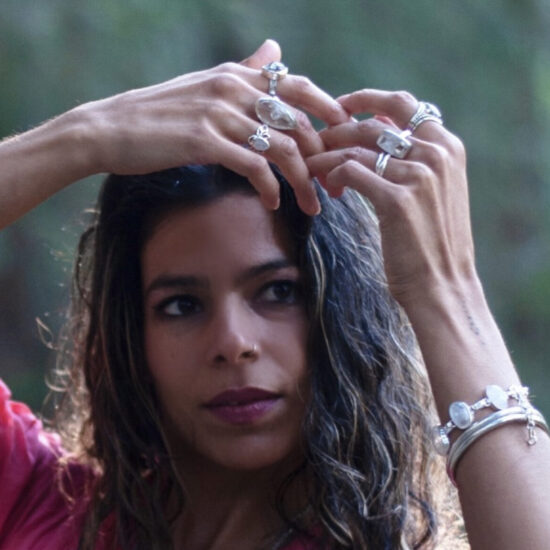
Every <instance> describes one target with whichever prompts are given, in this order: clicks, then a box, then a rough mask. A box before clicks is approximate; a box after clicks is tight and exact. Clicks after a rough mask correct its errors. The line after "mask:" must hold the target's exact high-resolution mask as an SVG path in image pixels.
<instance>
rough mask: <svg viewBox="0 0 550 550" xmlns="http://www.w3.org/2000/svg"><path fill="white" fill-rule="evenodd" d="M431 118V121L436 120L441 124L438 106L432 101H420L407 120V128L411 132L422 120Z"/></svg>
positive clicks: (441, 119)
mask: <svg viewBox="0 0 550 550" xmlns="http://www.w3.org/2000/svg"><path fill="white" fill-rule="evenodd" d="M428 120H431V121H432V122H437V123H438V124H443V117H442V115H441V111H440V110H439V108H438V107H437V106H436V105H434V104H433V103H428V102H427V101H420V102H419V103H418V107H417V108H416V112H415V113H414V115H413V116H412V117H411V119H410V120H409V123H408V124H407V130H409V131H410V132H411V134H412V133H413V132H414V131H415V130H416V129H417V128H418V127H419V126H420V125H421V124H422V123H424V122H427V121H428Z"/></svg>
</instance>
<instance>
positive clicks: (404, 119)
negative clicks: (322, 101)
mask: <svg viewBox="0 0 550 550" xmlns="http://www.w3.org/2000/svg"><path fill="white" fill-rule="evenodd" d="M337 101H338V102H339V103H340V104H341V105H342V107H344V109H346V111H347V112H348V113H350V114H357V113H371V114H373V115H385V116H388V117H390V118H391V119H392V120H393V121H394V122H395V124H397V125H398V126H399V127H400V128H404V127H405V126H406V125H407V123H408V122H409V120H410V118H411V117H412V115H413V114H414V112H415V111H416V109H417V107H418V100H417V99H416V98H415V97H414V96H413V95H411V94H410V93H408V92H402V91H399V92H388V91H385V90H373V89H368V88H365V89H363V90H358V91H356V92H353V93H351V94H347V95H343V96H340V97H339V98H337Z"/></svg>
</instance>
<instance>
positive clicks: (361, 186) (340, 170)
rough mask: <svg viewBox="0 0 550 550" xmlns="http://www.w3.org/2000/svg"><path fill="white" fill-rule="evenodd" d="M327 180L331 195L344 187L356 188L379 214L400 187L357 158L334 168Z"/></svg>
mask: <svg viewBox="0 0 550 550" xmlns="http://www.w3.org/2000/svg"><path fill="white" fill-rule="evenodd" d="M326 182H327V190H328V192H329V194H331V195H334V192H333V190H340V192H341V189H342V187H349V188H351V189H355V190H356V191H357V192H359V193H361V194H362V195H364V196H365V197H367V199H369V200H370V202H371V203H372V204H373V206H374V208H375V210H376V212H377V213H378V214H379V215H380V214H381V213H382V212H383V207H384V204H385V203H386V202H388V197H389V196H390V195H391V194H392V193H395V192H396V190H397V188H398V187H399V186H397V185H395V184H393V183H390V182H388V181H386V180H384V179H383V178H381V177H380V176H378V175H377V174H375V173H374V172H373V171H372V170H369V168H367V167H366V166H363V165H362V164H361V163H360V162H357V161H355V160H349V161H347V162H345V163H344V164H340V165H339V166H337V167H336V168H334V169H333V170H332V171H331V172H329V174H328V175H327V177H326Z"/></svg>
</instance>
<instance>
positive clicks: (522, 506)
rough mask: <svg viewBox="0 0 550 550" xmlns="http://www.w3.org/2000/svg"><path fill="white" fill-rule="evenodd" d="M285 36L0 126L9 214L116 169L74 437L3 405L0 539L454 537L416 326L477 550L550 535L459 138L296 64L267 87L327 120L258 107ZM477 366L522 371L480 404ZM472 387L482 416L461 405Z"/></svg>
mask: <svg viewBox="0 0 550 550" xmlns="http://www.w3.org/2000/svg"><path fill="white" fill-rule="evenodd" d="M279 58H280V51H279V49H278V47H277V45H276V44H275V43H274V42H272V41H267V42H266V43H265V44H264V45H263V46H262V47H261V48H260V49H259V50H258V51H257V52H256V53H255V54H254V55H253V56H251V57H250V58H249V59H248V60H246V61H245V62H243V63H242V64H241V65H240V66H238V65H234V64H226V65H222V66H220V67H217V68H214V69H211V70H208V71H203V72H200V73H193V74H190V75H186V76H183V77H181V78H178V79H175V80H173V81H170V82H167V83H164V84H160V85H158V86H154V87H151V88H146V89H144V90H136V91H132V92H128V93H126V94H122V95H120V96H116V97H114V98H109V99H107V100H102V101H100V102H94V103H91V104H87V105H84V106H81V107H79V108H77V109H75V110H73V111H70V112H69V113H66V114H64V115H62V116H60V117H58V118H57V119H54V120H53V121H50V122H49V123H47V124H45V125H43V126H41V127H39V128H37V129H35V130H33V131H31V132H29V133H27V134H23V135H22V136H19V138H15V139H11V140H8V141H5V142H3V143H2V146H1V148H0V158H1V159H2V166H3V167H4V171H3V176H2V190H3V191H2V201H1V202H2V210H1V211H0V216H1V220H2V223H3V224H4V225H6V224H7V223H9V222H10V221H12V220H14V219H15V218H17V217H18V216H20V215H21V214H23V213H24V212H25V211H26V210H28V209H29V208H32V207H33V206H34V205H36V204H38V203H39V202H40V201H41V200H44V199H45V198H47V197H48V196H49V195H51V194H52V193H54V192H55V191H56V190H58V189H60V188H61V187H63V186H65V185H68V184H69V183H70V182H72V181H74V180H76V179H79V178H81V177H84V176H86V175H89V174H91V173H96V172H100V171H106V172H111V173H114V174H118V175H117V176H111V177H110V178H108V180H107V181H106V183H105V185H104V187H103V189H102V193H101V197H100V201H99V211H98V214H97V216H96V218H95V219H94V220H93V221H92V224H91V226H90V228H89V230H88V232H86V233H85V234H84V236H83V238H82V240H81V244H80V248H79V256H78V261H77V264H76V266H77V267H76V279H75V282H76V287H75V300H74V303H73V308H74V311H73V325H72V326H71V327H70V328H71V331H70V332H69V333H68V336H67V340H68V341H70V343H71V346H70V347H67V348H66V350H65V360H66V364H69V365H70V367H71V368H70V370H68V371H66V376H67V377H68V378H69V380H68V381H67V382H66V385H67V387H68V388H69V389H70V391H69V392H67V393H66V394H65V395H64V402H62V403H61V405H62V406H61V409H62V411H64V412H65V414H66V415H67V416H66V417H65V421H64V423H63V426H64V428H65V436H66V437H65V444H66V445H67V446H68V447H69V448H70V449H72V450H74V451H76V452H79V454H78V455H75V456H70V455H67V454H65V452H64V451H62V450H61V449H60V448H59V443H58V442H57V440H56V439H55V438H54V436H45V435H44V434H43V433H42V432H41V431H40V429H39V428H40V427H39V426H37V424H36V423H34V421H33V419H32V417H30V416H29V414H30V413H28V411H26V410H25V409H24V408H22V407H21V406H20V405H14V404H10V403H8V402H5V398H4V401H3V410H2V415H1V416H2V418H3V426H4V432H3V433H4V438H3V443H2V459H0V460H2V462H1V463H0V470H1V471H2V474H3V479H6V483H7V484H8V485H6V486H7V490H6V494H7V495H9V498H7V499H6V504H5V505H4V507H3V509H2V512H3V517H2V520H3V523H2V524H1V525H2V531H1V534H2V538H0V543H4V545H7V546H5V547H6V548H10V547H17V548H25V547H29V548H30V547H32V545H33V544H34V547H37V546H38V547H41V548H65V547H71V545H72V547H74V546H76V545H77V544H80V547H81V548H94V545H96V544H98V545H100V547H107V548H109V547H116V545H119V546H120V547H122V548H133V547H137V548H169V547H170V546H171V545H173V547H175V548H186V549H187V548H261V547H267V548H287V549H296V548H324V547H328V548H331V547H333V548H369V547H372V548H407V547H422V545H423V547H425V548H429V547H434V545H435V547H438V548H441V547H444V545H447V547H451V548H458V547H460V545H461V544H462V543H461V542H460V540H459V538H458V536H457V535H455V534H454V532H453V524H452V520H451V519H448V517H447V516H446V515H445V509H446V510H449V506H446V505H445V503H444V502H443V497H441V496H440V495H438V493H437V489H438V478H437V471H438V465H437V463H436V461H434V460H433V458H434V457H433V451H432V450H431V448H429V447H428V432H429V429H428V428H429V426H430V423H431V422H432V420H431V418H430V412H429V410H430V402H431V398H430V397H429V396H428V394H427V380H426V378H425V374H424V370H423V367H422V366H421V365H420V360H419V359H420V358H419V357H418V356H417V354H416V351H415V350H416V347H415V344H414V340H413V333H412V332H411V328H412V329H413V330H414V334H415V335H416V338H417V339H418V343H419V346H420V350H421V352H422V358H423V361H424V363H425V365H426V370H427V374H428V376H429V382H430V385H431V390H432V392H433V398H434V399H435V404H436V406H437V409H438V412H439V416H440V418H441V420H442V422H443V423H445V424H444V425H443V426H442V427H441V428H440V429H439V430H438V435H439V439H438V443H439V444H440V447H441V446H444V443H445V442H446V441H445V438H447V439H450V442H448V445H450V454H449V457H451V458H453V457H454V459H456V461H455V463H453V464H452V468H451V473H452V474H453V475H454V476H455V481H456V484H457V486H458V488H459V496H460V499H461V504H462V510H463V513H464V519H465V525H466V529H467V533H468V538H469V541H470V544H471V546H472V548H483V549H487V548H489V549H491V548H499V549H502V548H517V547H525V548H541V549H542V548H544V547H545V545H546V540H547V538H548V535H549V529H548V528H547V527H546V524H545V521H544V518H545V517H547V514H548V512H549V511H550V510H549V508H550V504H549V499H548V498H547V497H546V495H547V494H548V491H547V489H548V487H547V486H546V485H547V484H548V482H547V481H546V480H545V476H544V475H543V471H545V467H547V466H548V464H549V462H550V448H549V443H548V438H547V436H546V435H545V434H544V433H543V430H542V429H540V427H544V423H543V421H542V419H540V418H539V416H537V414H536V412H535V411H534V409H532V408H531V407H530V406H529V405H528V403H527V402H526V400H525V396H524V395H523V393H522V392H521V391H520V390H519V389H514V388H516V387H520V386H519V380H518V377H517V374H516V372H515V370H514V368H513V365H512V363H511V361H510V358H509V355H508V353H507V351H506V348H505V346H504V343H503V342H502V339H501V337H500V334H499V332H498V329H497V327H496V325H495V323H494V321H493V319H492V316H491V314H490V312H489V309H488V307H487V305H486V302H485V299H484V296H483V291H482V288H481V285H480V283H479V280H478V277H477V275H476V271H475V266H474V258H473V245H472V240H471V235H470V227H469V218H468V207H467V186H466V177H465V167H464V165H465V155H464V152H463V149H462V146H461V144H460V142H459V141H458V140H457V139H456V138H455V137H454V136H452V135H451V134H450V133H449V132H448V131H447V130H445V129H444V128H443V126H442V125H441V124H440V119H439V115H438V113H437V111H436V110H434V109H433V108H432V107H430V106H428V107H426V105H425V104H420V105H421V106H422V108H424V109H427V110H424V111H422V110H419V109H418V107H419V104H418V102H417V101H416V100H415V99H414V98H413V97H411V96H410V95H408V94H404V93H388V92H379V91H374V90H362V91H360V92H356V93H352V94H350V95H348V96H344V97H342V98H339V99H338V101H335V100H333V99H331V98H330V97H329V96H327V95H326V94H325V93H323V92H322V91H320V90H319V89H318V88H316V87H315V86H314V85H312V84H311V83H310V82H309V81H307V80H305V79H303V78H301V77H295V76H290V75H289V76H287V77H286V78H284V79H282V78H281V76H282V75H281V74H279V79H278V80H277V79H276V78H274V79H273V80H275V83H274V84H272V83H271V81H270V85H269V92H270V94H269V96H268V101H271V103H269V102H268V104H269V105H271V106H276V107H279V104H276V103H273V102H274V101H277V97H276V94H280V96H281V97H282V99H283V100H284V101H285V102H288V103H290V104H292V105H294V106H296V107H300V108H303V109H304V110H306V111H308V112H310V113H311V114H313V115H315V116H317V117H319V118H321V119H322V120H324V121H325V122H326V124H327V125H328V128H327V129H325V130H323V131H322V132H321V133H320V134H318V133H316V132H315V131H314V130H313V128H312V126H311V124H310V123H309V120H308V118H307V117H306V116H305V115H303V114H300V112H299V111H298V112H297V113H296V114H295V116H296V118H297V125H296V126H295V127H292V126H293V125H292V124H288V125H287V128H286V129H281V130H276V129H275V130H274V129H273V128H267V126H264V125H260V126H258V120H257V116H258V117H260V118H262V122H264V123H266V124H267V123H270V124H269V125H271V123H272V124H276V123H277V120H275V118H276V117H275V116H274V115H273V111H270V113H271V115H270V114H269V113H267V112H260V113H255V110H254V105H255V103H256V102H257V101H258V100H260V99H261V98H262V97H265V90H266V87H267V84H268V82H267V80H266V79H265V78H264V76H265V71H264V74H262V72H261V71H260V68H261V67H262V66H264V65H265V64H266V63H269V62H271V61H273V60H278V59H279ZM279 69H280V68H278V69H277V70H279ZM275 72H276V71H275V70H273V71H272V72H269V71H267V76H268V77H271V76H273V74H274V73H275ZM361 112H369V113H371V114H374V115H376V116H375V117H373V118H372V119H368V120H366V121H363V122H361V123H358V122H356V121H355V120H354V119H353V118H351V117H352V116H353V115H354V114H356V113H361ZM419 113H420V115H419ZM422 113H423V114H422ZM291 114H294V113H293V110H291ZM270 116H271V118H270ZM414 117H416V119H415V118H414ZM411 118H412V119H413V122H414V120H416V123H412V126H413V128H412V130H413V133H412V135H411V133H409V132H407V133H405V134H403V133H402V132H401V129H404V128H406V127H407V125H408V124H409V125H411ZM264 119H265V120H264ZM290 120H292V116H290ZM388 130H389V132H388ZM381 135H383V136H384V137H385V139H386V140H387V141H386V142H384V141H383V140H382V141H380V139H379V137H380V136H381ZM247 136H250V137H249V143H250V147H249V148H245V147H243V146H242V144H243V142H245V141H246V138H247ZM379 146H380V147H382V148H383V151H382V152H380V149H379ZM254 149H256V150H254ZM259 150H262V151H264V154H263V155H262V154H259V153H258V151H259ZM385 151H387V153H386V152H385ZM403 152H404V154H403ZM400 155H401V157H402V158H399V156H400ZM23 159H25V162H22V160H23ZM61 159H62V162H61ZM268 161H271V162H273V163H274V164H276V165H277V169H276V170H275V171H272V169H271V168H270V166H269V164H268ZM198 165H222V166H224V167H225V169H223V168H221V167H216V166H214V167H212V166H209V167H205V166H198ZM175 166H187V168H182V169H179V168H173V167H175ZM227 169H229V171H228V170H227ZM125 174H126V175H127V176H125ZM136 174H141V176H139V175H136ZM237 174H239V175H240V176H238V175H237ZM281 174H282V175H281ZM283 176H284V178H283ZM311 176H318V177H319V179H320V181H321V182H322V185H323V187H324V188H325V189H326V191H328V195H330V196H331V197H334V198H330V197H329V196H327V193H326V192H325V191H324V190H323V189H320V188H317V187H316V186H315V184H314V183H313V182H312V180H311ZM286 180H288V182H289V183H290V187H289V185H288V184H287V183H286ZM344 188H350V189H352V190H353V191H352V192H346V193H344V194H343V195H342V192H343V190H344ZM340 195H341V198H337V197H339V196H340ZM258 196H259V198H258ZM362 196H364V197H366V198H367V199H369V201H370V202H371V203H372V204H373V206H374V208H375V210H376V213H377V216H378V219H379V231H380V234H378V228H377V224H376V222H375V221H374V218H373V217H372V215H371V212H370V210H369V208H368V206H367V205H366V202H365V201H364V200H362V199H361V197H362ZM272 210H273V212H272ZM379 245H381V249H382V252H383V265H382V260H381V258H380V256H379V254H378V248H379ZM384 272H385V278H384V276H383V275H384ZM388 290H389V292H388ZM390 292H391V295H393V298H394V299H395V300H397V302H399V304H400V305H401V308H402V309H399V308H398V307H397V306H396V304H395V302H394V301H393V299H392V298H391V296H390ZM402 312H404V313H406V314H407V318H408V320H406V318H405V316H404V315H403V314H402ZM409 322H410V324H409ZM488 385H498V386H501V387H502V388H511V389H509V390H508V392H507V393H505V394H504V397H503V396H502V390H501V393H500V394H498V392H497V394H496V396H495V391H493V392H492V393H490V392H488V393H490V395H488V396H487V397H486V398H485V400H482V399H481V398H482V397H483V391H484V388H485V387H486V386H488ZM3 393H4V395H6V390H4V392H3ZM499 397H500V401H499ZM463 401H465V402H466V403H468V404H474V403H478V406H476V407H475V408H474V409H475V410H473V409H472V407H462V409H461V407H460V406H459V407H458V409H460V410H461V411H462V413H464V412H468V413H471V414H474V413H475V420H476V423H474V424H471V422H470V423H467V422H466V423H465V422H463V418H462V417H461V416H460V414H453V416H452V417H451V420H452V421H453V423H452V424H449V423H447V420H448V416H449V413H448V412H447V408H448V406H449V404H450V403H453V402H459V403H460V402H463ZM497 403H500V405H499V407H497V408H499V409H501V410H498V411H497V412H494V411H493V410H491V409H494V408H495V406H496V404H497ZM514 405H518V406H514ZM516 409H519V410H516ZM512 413H513V414H514V415H515V416H513V414H512ZM495 415H497V416H495ZM499 415H500V416H499ZM484 419H487V421H489V423H490V424H488V426H489V428H488V429H489V431H488V433H482V432H481V430H480V426H481V424H478V422H481V423H483V422H484V421H485V420H484ZM520 419H521V422H516V420H520ZM526 426H527V427H528V432H527V433H528V434H529V438H530V442H534V441H533V439H534V437H535V436H537V437H538V444H537V445H530V446H527V445H525V442H524V438H525V431H526ZM497 427H498V428H499V429H492V428H497ZM463 435H464V436H469V437H470V439H471V440H472V444H471V445H469V446H468V445H466V444H465V443H464V441H465V440H464V438H463ZM457 436H458V439H457ZM75 437H76V438H77V440H75ZM461 438H462V439H461ZM474 440H475V441H474ZM37 442H38V443H37ZM33 444H34V445H35V447H33V448H32V449H30V447H29V446H31V445H33ZM466 447H467V448H466ZM461 449H462V450H461ZM443 450H446V449H443ZM459 451H460V452H459ZM59 455H61V457H60V458H59ZM21 456H27V457H28V456H31V457H34V459H31V460H29V461H27V462H25V461H21V460H20V458H21ZM458 458H460V463H459V464H458ZM15 461H17V464H14V462H15ZM59 462H62V463H64V464H65V467H64V468H63V469H60V470H57V469H56V468H55V466H56V465H57V464H58V463H59ZM44 465H45V466H44ZM55 471H59V475H58V477H59V487H58V488H57V489H55V490H52V489H51V486H49V491H46V489H45V487H46V483H47V480H48V479H49V480H50V481H51V480H52V476H53V472H55ZM44 472H49V476H50V477H49V478H48V476H47V474H45V473H44ZM39 474H40V475H39ZM45 480H46V481H45ZM439 488H440V489H441V487H439ZM61 492H62V493H64V495H61V494H60V493H61ZM37 493H40V497H41V499H37V504H36V505H37V506H38V507H37V508H36V507H35V502H34V501H32V498H34V497H32V495H36V494H37ZM31 497H32V498H31ZM64 498H65V500H64ZM29 501H30V502H32V506H30V504H29ZM8 503H9V504H8ZM534 503H536V506H535V505H534ZM33 514H38V516H39V519H40V521H39V526H40V528H39V529H38V530H37V529H34V531H33V530H31V529H30V525H36V516H34V517H33ZM31 520H33V521H32V522H31ZM33 522H34V523H33ZM438 526H439V533H440V535H438V534H437V528H438ZM438 536H439V539H438V538H437V537H438ZM452 537H455V538H452ZM4 541H5V542H4ZM445 541H446V542H445ZM449 541H450V542H449ZM101 545H103V546H101Z"/></svg>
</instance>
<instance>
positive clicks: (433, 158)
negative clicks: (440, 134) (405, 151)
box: [423, 143, 449, 172]
mask: <svg viewBox="0 0 550 550" xmlns="http://www.w3.org/2000/svg"><path fill="white" fill-rule="evenodd" d="M423 157H424V159H423V160H424V162H425V163H426V164H427V165H428V166H431V167H432V169H433V170H434V171H436V172H440V171H441V170H442V169H443V168H444V166H445V165H446V164H447V162H448V160H449V153H448V151H447V149H445V147H442V146H441V145H438V144H435V143H431V144H429V145H426V146H425V150H424V152H423Z"/></svg>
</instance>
